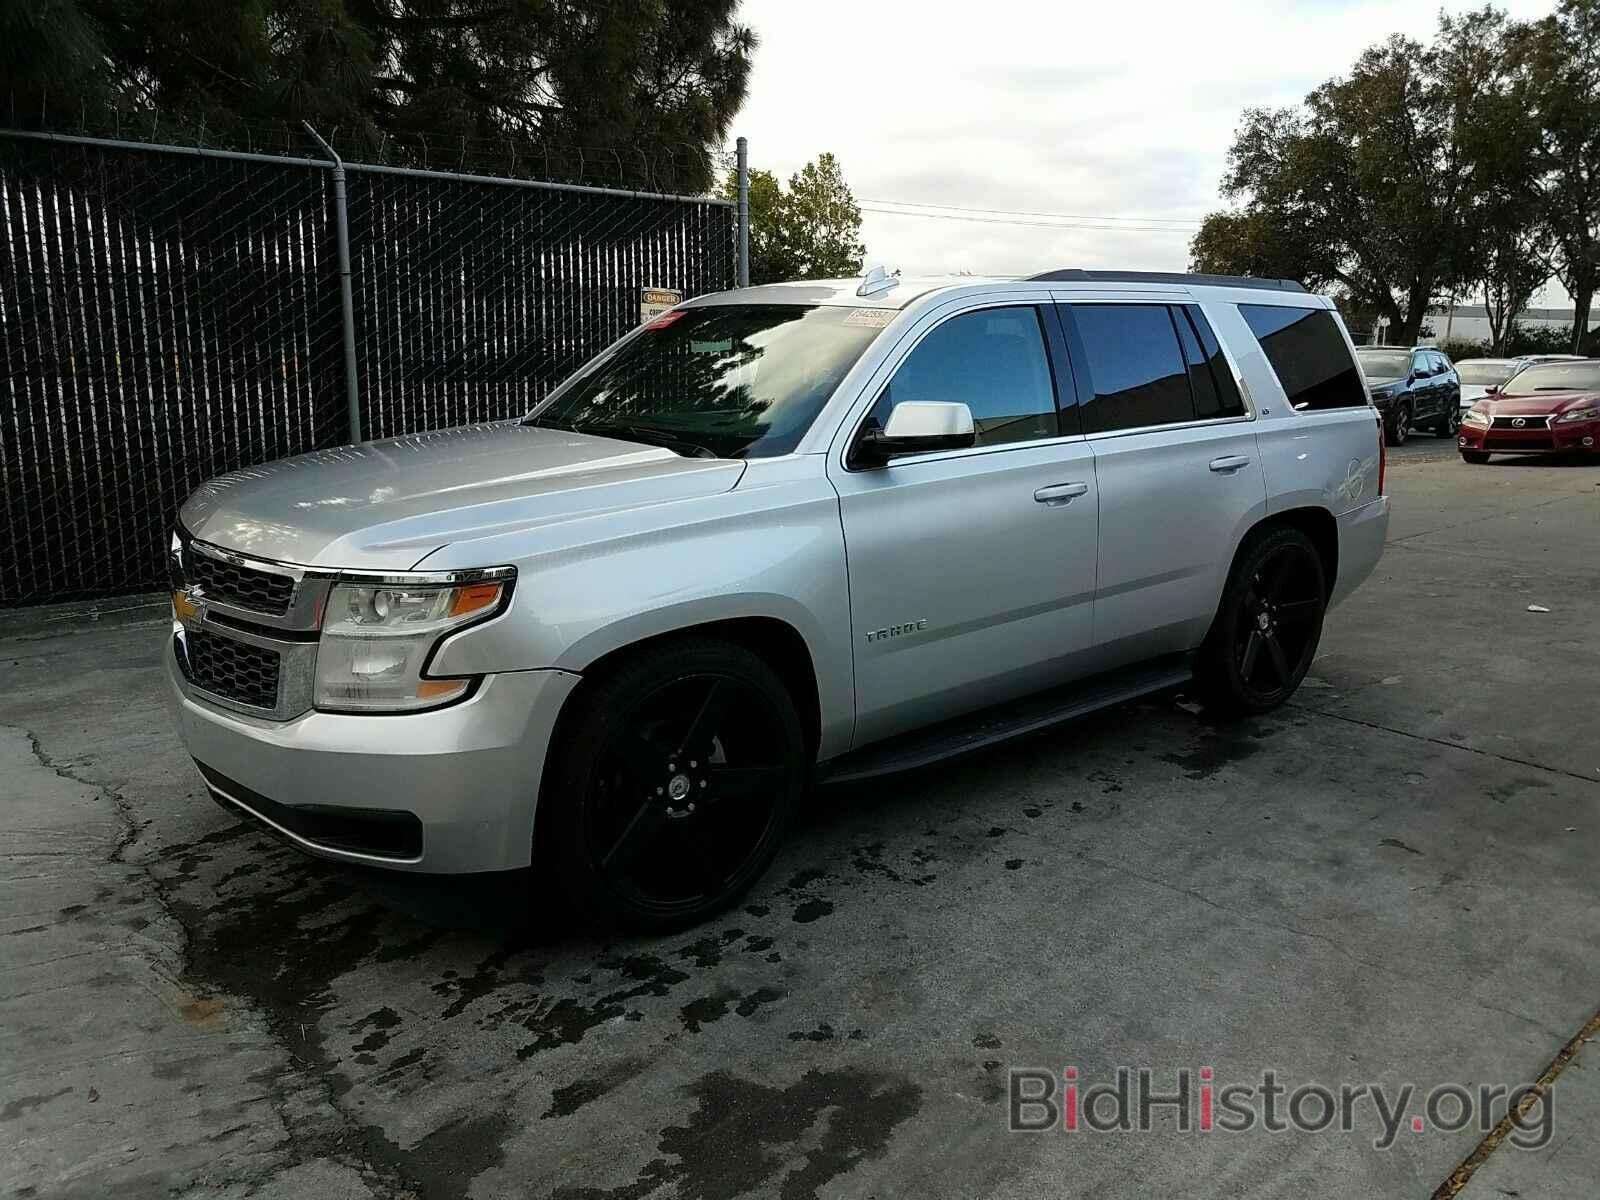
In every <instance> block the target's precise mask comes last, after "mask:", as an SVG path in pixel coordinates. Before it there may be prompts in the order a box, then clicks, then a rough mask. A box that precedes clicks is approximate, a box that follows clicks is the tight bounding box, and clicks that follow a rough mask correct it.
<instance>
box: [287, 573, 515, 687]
mask: <svg viewBox="0 0 1600 1200" xmlns="http://www.w3.org/2000/svg"><path fill="white" fill-rule="evenodd" d="M505 593H506V584H505V583H504V582H485V583H468V584H462V585H459V586H448V585H425V584H415V585H411V584H407V585H382V584H378V585H371V586H368V585H366V584H355V583H339V584H335V585H334V587H333V590H332V591H330V592H329V593H328V606H327V609H326V610H325V612H324V615H323V619H322V640H321V642H320V644H319V645H318V647H317V692H316V706H317V707H318V708H321V709H332V710H336V711H343V712H414V711H416V710H417V709H422V708H435V707H437V706H438V705H441V704H448V703H450V702H451V701H452V700H459V699H460V698H461V697H462V696H464V695H465V694H466V692H467V689H468V688H470V687H471V686H472V680H471V679H427V678H425V677H424V676H423V674H422V670H423V667H424V666H426V665H427V662H428V656H429V655H430V654H432V653H433V648H434V646H435V645H437V644H438V642H439V639H440V638H441V637H443V636H444V635H445V634H446V633H449V632H450V631H451V630H455V629H459V628H461V627H462V626H464V625H470V624H472V622H474V621H480V620H482V619H484V618H485V617H487V616H490V615H492V614H493V613H494V612H496V611H497V610H498V609H499V607H500V603H501V601H502V600H503V599H504V598H505Z"/></svg>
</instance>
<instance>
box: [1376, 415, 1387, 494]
mask: <svg viewBox="0 0 1600 1200" xmlns="http://www.w3.org/2000/svg"><path fill="white" fill-rule="evenodd" d="M1385 440H1386V439H1385V438H1384V436H1383V414H1382V413H1379V414H1378V495H1380V496H1387V495H1388V494H1389V493H1388V492H1386V491H1384V490H1383V474H1384V471H1385V469H1386V468H1387V467H1388V465H1389V450H1388V447H1387V446H1386V445H1384V442H1385Z"/></svg>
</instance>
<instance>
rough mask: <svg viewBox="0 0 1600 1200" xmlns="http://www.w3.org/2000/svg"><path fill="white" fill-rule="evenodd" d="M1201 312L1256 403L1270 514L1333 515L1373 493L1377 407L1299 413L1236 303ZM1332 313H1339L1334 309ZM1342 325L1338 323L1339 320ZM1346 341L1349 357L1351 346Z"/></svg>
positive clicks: (1374, 496) (1372, 496)
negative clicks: (1315, 511)
mask: <svg viewBox="0 0 1600 1200" xmlns="http://www.w3.org/2000/svg"><path fill="white" fill-rule="evenodd" d="M1205 308H1206V315H1207V316H1208V317H1209V318H1211V322H1212V324H1213V325H1214V326H1215V327H1216V328H1217V329H1218V332H1219V334H1220V335H1221V336H1222V337H1224V338H1225V339H1226V340H1227V342H1228V345H1229V348H1230V349H1231V350H1232V352H1233V355H1234V360H1235V362H1236V363H1237V364H1238V367H1239V373H1240V376H1241V378H1242V379H1243V380H1244V383H1245V386H1246V387H1247V388H1248V389H1249V392H1250V401H1251V403H1252V405H1253V407H1254V408H1255V411H1256V416H1257V422H1256V443H1257V446H1258V448H1259V450H1260V454H1261V466H1262V470H1263V472H1264V473H1265V475H1266V485H1267V511H1268V512H1269V513H1272V512H1283V511H1285V510H1287V509H1291V508H1308V507H1311V508H1325V509H1327V510H1328V511H1329V512H1331V513H1332V514H1334V515H1335V516H1338V515H1340V514H1341V513H1346V512H1349V511H1351V510H1352V509H1356V508H1360V507H1361V506H1362V505H1363V504H1369V503H1371V502H1372V501H1373V500H1376V499H1377V498H1378V451H1379V436H1378V423H1377V415H1376V413H1377V410H1376V409H1374V408H1373V407H1372V406H1371V405H1370V404H1368V405H1363V406H1361V407H1359V408H1334V409H1322V410H1319V411H1316V412H1296V411H1294V410H1293V409H1292V408H1290V407H1289V402H1288V399H1287V398H1286V397H1285V396H1284V394H1283V387H1282V385H1280V384H1279V382H1278V376H1277V374H1276V372H1274V371H1273V369H1272V364H1271V363H1269V362H1268V361H1267V356H1266V355H1265V354H1264V353H1263V352H1262V350H1261V344H1260V343H1259V342H1257V341H1256V338H1255V334H1253V333H1252V332H1251V331H1250V327H1249V326H1248V325H1246V324H1245V321H1244V318H1243V317H1242V316H1240V315H1239V309H1238V306H1237V305H1233V304H1218V303H1211V304H1207V305H1206V306H1205ZM1335 317H1336V318H1337V314H1335ZM1340 328H1341V329H1343V322H1342V321H1341V322H1340ZM1346 344H1347V347H1348V348H1349V350H1350V355H1351V359H1352V361H1353V360H1354V357H1355V349H1354V347H1353V346H1349V338H1348V335H1346Z"/></svg>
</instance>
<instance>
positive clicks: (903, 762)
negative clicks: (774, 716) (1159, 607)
mask: <svg viewBox="0 0 1600 1200" xmlns="http://www.w3.org/2000/svg"><path fill="white" fill-rule="evenodd" d="M1193 680H1194V658H1193V656H1192V655H1188V654H1184V655H1176V656H1169V657H1167V658H1161V659H1156V660H1155V661H1154V662H1149V663H1142V664H1140V665H1138V666H1136V667H1130V668H1126V669H1123V670H1119V671H1113V672H1109V673H1107V674H1104V675H1098V676H1095V677H1093V678H1091V679H1087V680H1083V681H1082V682H1079V683H1073V684H1068V685H1067V686H1065V687H1059V688H1052V689H1051V690H1050V691H1047V692H1040V693H1038V694H1037V695H1034V696H1026V697H1024V698H1022V699H1020V700H1012V701H1010V702H1008V703H1006V704H999V705H996V706H994V707H992V708H985V709H980V710H979V711H977V712H975V713H969V714H968V715H966V716H964V717H956V718H954V719H953V720H949V721H941V722H940V723H939V724H937V725H931V726H929V727H928V728H926V729H918V730H914V731H912V732H911V733H908V734H904V735H902V736H900V737H895V738H889V739H888V740H886V741H883V742H877V743H875V744H873V745H870V746H865V747H863V748H862V749H860V750H852V751H851V752H850V753H849V754H843V755H840V756H839V757H838V758H836V759H833V760H832V761H831V762H825V763H822V764H820V765H819V766H818V768H817V776H816V781H817V782H818V783H819V784H822V783H854V782H856V781H858V780H862V779H872V778H875V777H877V776H879V775H890V774H893V773H895V772H898V771H911V770H915V769H916V768H917V767H925V766H928V765H929V764H931V763H936V762H941V761H943V760H944V759H947V758H954V757H955V756H956V755H958V754H968V753H970V752H972V751H974V750H981V749H983V748H984V747H986V746H996V745H999V744H1000V743H1001V742H1008V741H1010V740H1012V739H1013V738H1019V737H1024V736H1026V735H1027V734H1030V733H1035V732H1037V731H1038V730H1041V729H1048V728H1049V727H1050V726H1052V725H1060V724H1061V723H1063V722H1065V721H1072V720H1076V719H1077V718H1079V717H1086V716H1088V715H1090V714H1091V713H1096V712H1100V711H1101V710H1103V709H1107V708H1112V707H1114V706H1115V705H1118V704H1126V703H1127V702H1128V701H1130V700H1138V699H1141V698H1142V697H1145V696H1149V695H1153V694H1154V693H1156V692H1164V691H1168V690H1170V689H1172V688H1177V687H1182V686H1183V685H1185V684H1187V683H1190V682H1192V681H1193Z"/></svg>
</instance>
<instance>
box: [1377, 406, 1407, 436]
mask: <svg viewBox="0 0 1600 1200" xmlns="http://www.w3.org/2000/svg"><path fill="white" fill-rule="evenodd" d="M1410 436H1411V403H1410V401H1407V402H1405V403H1403V404H1397V405H1395V407H1394V408H1393V409H1391V410H1390V413H1389V419H1388V420H1387V421H1385V422H1384V423H1383V440H1384V444H1385V445H1388V446H1404V445H1405V444H1406V439H1407V438H1408V437H1410Z"/></svg>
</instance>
